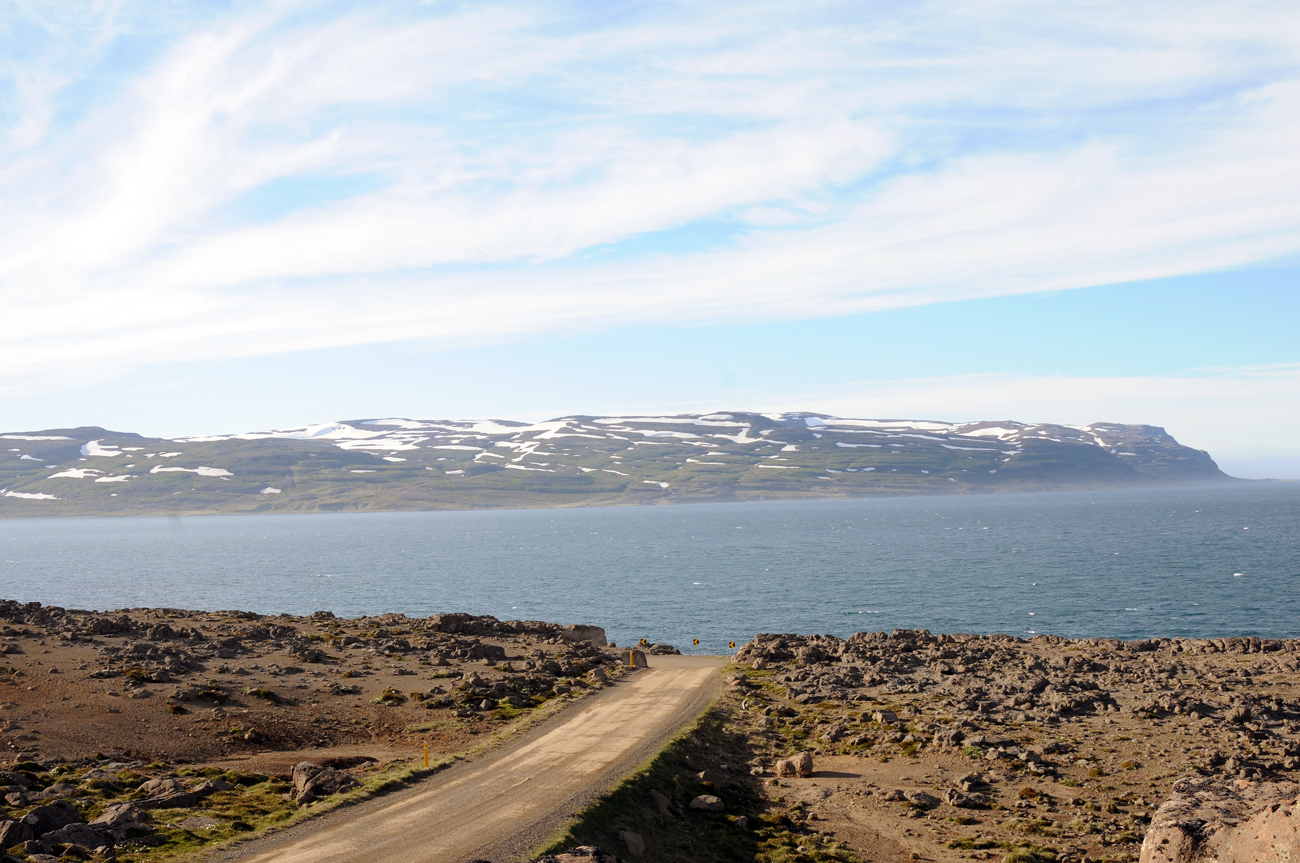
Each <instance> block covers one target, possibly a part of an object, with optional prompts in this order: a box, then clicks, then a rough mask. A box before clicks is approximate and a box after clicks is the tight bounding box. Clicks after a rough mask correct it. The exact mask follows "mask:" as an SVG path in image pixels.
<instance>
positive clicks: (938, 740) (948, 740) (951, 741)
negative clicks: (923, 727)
mask: <svg viewBox="0 0 1300 863" xmlns="http://www.w3.org/2000/svg"><path fill="white" fill-rule="evenodd" d="M965 738H966V735H965V734H963V733H962V730H961V729H960V728H944V729H942V730H940V731H936V732H934V745H935V746H960V745H961V742H962V740H964V739H965Z"/></svg>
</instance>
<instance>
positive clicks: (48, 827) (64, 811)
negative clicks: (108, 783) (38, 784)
mask: <svg viewBox="0 0 1300 863" xmlns="http://www.w3.org/2000/svg"><path fill="white" fill-rule="evenodd" d="M23 823H24V824H26V825H27V826H28V827H29V828H30V829H31V831H32V837H33V838H35V839H40V838H41V837H42V836H44V835H45V834H46V833H49V832H51V831H53V830H58V829H60V828H63V827H67V826H68V825H69V824H83V823H85V820H84V819H83V818H82V817H81V813H79V812H78V811H77V810H76V809H74V808H73V806H72V804H70V803H67V802H66V801H63V800H60V801H58V802H56V803H51V804H49V805H48V806H37V807H36V808H35V809H33V810H32V811H31V812H28V813H27V816H26V817H25V818H23Z"/></svg>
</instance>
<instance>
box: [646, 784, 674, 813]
mask: <svg viewBox="0 0 1300 863" xmlns="http://www.w3.org/2000/svg"><path fill="white" fill-rule="evenodd" d="M650 799H651V800H653V801H654V804H655V806H656V807H657V808H658V809H659V814H660V815H662V816H664V817H665V818H672V817H673V813H672V811H671V810H669V808H668V807H669V805H670V804H671V803H672V801H671V800H670V799H668V795H667V794H664V793H663V792H662V791H656V790H655V789H653V788H651V789H650Z"/></svg>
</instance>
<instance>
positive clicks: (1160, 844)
mask: <svg viewBox="0 0 1300 863" xmlns="http://www.w3.org/2000/svg"><path fill="white" fill-rule="evenodd" d="M1297 859H1300V785H1296V784H1295V783H1291V782H1264V783H1256V782H1247V781H1244V780H1242V781H1238V782H1228V781H1225V780H1223V779H1221V778H1218V777H1205V778H1200V777H1196V778H1188V779H1181V780H1179V781H1178V782H1175V783H1174V795H1173V796H1172V797H1170V798H1169V800H1167V801H1165V802H1164V803H1163V804H1161V806H1160V808H1159V809H1157V810H1156V813H1155V815H1154V816H1153V817H1152V819H1151V827H1150V829H1149V830H1148V831H1147V835H1146V838H1145V839H1144V840H1143V842H1142V856H1141V863H1192V861H1197V863H1200V861H1204V863H1281V862H1282V861H1287V860H1292V861H1294V860H1297Z"/></svg>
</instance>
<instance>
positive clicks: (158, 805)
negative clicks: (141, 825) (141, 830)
mask: <svg viewBox="0 0 1300 863" xmlns="http://www.w3.org/2000/svg"><path fill="white" fill-rule="evenodd" d="M132 802H133V803H135V805H136V806H138V807H140V808H141V809H189V808H190V807H191V806H197V805H199V798H198V797H197V796H195V795H194V794H192V793H190V792H189V791H170V792H167V793H165V794H156V795H154V796H153V797H145V798H144V799H142V800H133V801H132Z"/></svg>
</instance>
